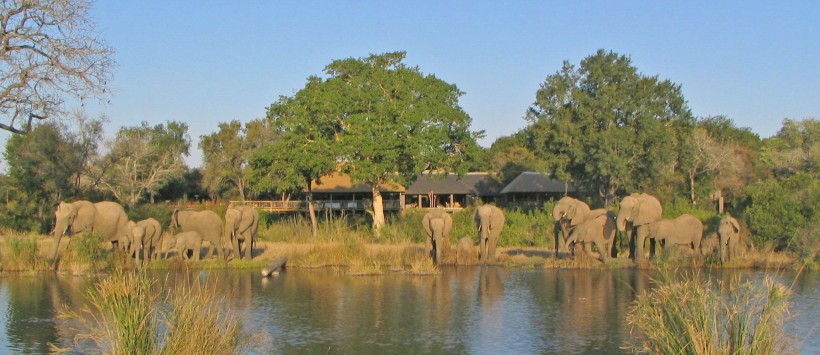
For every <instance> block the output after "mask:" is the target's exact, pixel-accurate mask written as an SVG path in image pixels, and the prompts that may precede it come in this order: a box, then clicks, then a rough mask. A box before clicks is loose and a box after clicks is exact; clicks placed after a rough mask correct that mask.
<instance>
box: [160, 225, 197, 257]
mask: <svg viewBox="0 0 820 355" xmlns="http://www.w3.org/2000/svg"><path fill="white" fill-rule="evenodd" d="M168 245H169V247H168V249H166V250H165V257H166V258H167V257H168V252H169V251H171V250H176V252H177V254H179V255H180V256H182V259H183V260H190V258H191V257H189V256H188V251H189V250H190V251H192V252H193V254H194V260H199V252H200V250H201V249H202V236H201V235H199V233H198V232H196V231H188V232H182V233H179V234H176V235H174V236H173V237H171V239H169V240H168Z"/></svg>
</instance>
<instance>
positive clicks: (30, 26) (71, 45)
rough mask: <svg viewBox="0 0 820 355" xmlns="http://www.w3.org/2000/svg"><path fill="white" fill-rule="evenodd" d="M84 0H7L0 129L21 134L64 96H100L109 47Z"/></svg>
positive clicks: (58, 107)
mask: <svg viewBox="0 0 820 355" xmlns="http://www.w3.org/2000/svg"><path fill="white" fill-rule="evenodd" d="M90 7H91V2H90V1H89V0H9V1H3V6H2V9H1V10H0V11H2V13H0V31H1V32H0V41H2V43H0V115H2V116H4V117H3V118H2V120H4V121H5V122H6V123H0V128H2V129H5V130H8V131H11V132H14V133H25V132H28V131H30V130H31V129H32V124H31V121H32V119H42V118H45V117H52V116H56V114H58V113H61V112H62V105H63V101H64V98H63V97H64V96H69V97H73V98H75V99H80V100H82V99H85V98H87V97H100V96H102V95H104V93H105V91H106V86H107V82H108V80H109V79H110V78H111V69H112V67H113V66H114V60H113V53H114V51H113V49H112V48H111V47H109V46H108V45H107V44H105V42H103V41H102V40H101V39H100V38H99V37H98V35H97V34H96V32H95V28H94V24H93V23H92V22H91V21H90V18H89V9H90Z"/></svg>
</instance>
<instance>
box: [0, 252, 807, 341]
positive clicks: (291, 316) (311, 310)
mask: <svg viewBox="0 0 820 355" xmlns="http://www.w3.org/2000/svg"><path fill="white" fill-rule="evenodd" d="M706 273H707V274H708V275H707V277H713V278H720V279H728V278H732V277H741V278H744V279H752V280H757V281H759V280H761V279H762V278H763V277H764V276H765V274H764V272H762V271H730V270H718V271H713V272H711V273H709V272H706ZM155 275H156V276H158V278H159V279H160V280H161V282H162V283H166V282H167V283H178V282H186V281H188V282H190V281H191V280H205V281H207V282H208V283H210V284H211V285H213V286H215V287H216V289H218V290H224V299H225V302H224V304H225V307H227V309H229V310H230V312H232V313H233V314H237V315H239V316H241V317H242V318H243V319H244V320H245V325H246V327H247V329H248V330H249V331H250V332H251V333H254V334H257V335H258V339H257V344H258V352H259V353H277V354H298V353H305V354H351V353H355V354H420V353H423V354H436V353H439V354H462V353H463V354H536V353H573V354H580V353H596V354H597V353H626V352H627V351H626V350H624V349H623V346H624V345H625V343H626V341H627V340H628V339H629V337H630V336H632V335H631V334H630V327H629V325H628V324H627V323H626V314H627V312H628V310H629V307H630V305H631V304H632V302H633V301H634V299H635V297H636V295H638V294H640V293H641V292H643V291H645V290H646V289H648V288H651V287H652V285H653V283H652V281H651V275H650V273H649V272H647V271H640V270H555V269H535V270H524V269H506V268H498V267H447V268H444V269H443V271H442V273H441V274H439V275H435V276H411V275H404V274H389V275H383V276H346V275H344V274H343V273H342V272H340V271H338V270H333V269H319V270H305V269H288V270H286V271H285V272H282V273H281V274H279V275H278V276H275V277H271V278H262V277H261V276H260V275H259V272H258V271H256V270H244V271H237V270H217V271H214V270H211V271H192V272H190V273H181V272H168V273H156V274H155ZM774 275H775V277H776V278H778V279H779V280H781V281H782V282H784V283H785V284H786V285H792V284H793V289H792V291H793V295H792V298H791V303H792V307H791V310H792V312H791V313H792V315H793V319H791V320H790V321H789V323H788V325H787V327H788V328H787V329H788V330H789V333H790V334H792V335H793V336H794V339H795V341H796V342H797V343H796V344H797V345H796V348H797V349H798V351H800V352H801V353H807V354H809V353H815V354H816V353H820V336H818V335H817V331H816V330H817V320H818V319H820V310H819V309H818V307H817V305H818V304H820V273H817V272H804V273H802V274H800V275H799V277H798V276H797V274H796V273H794V272H782V273H776V274H774ZM95 280H96V279H95V278H93V277H79V276H66V275H54V274H40V275H35V276H25V275H16V274H6V275H4V276H0V310H1V311H2V313H0V327H2V333H0V354H6V353H9V354H17V353H32V354H38V353H48V352H49V345H48V344H49V343H51V344H57V345H59V346H63V347H65V346H67V345H69V344H70V341H71V339H72V338H73V337H74V335H75V333H76V331H75V330H73V327H71V326H70V325H69V324H68V323H66V322H65V321H62V320H58V319H57V314H58V313H59V312H60V309H63V308H62V307H68V308H72V309H76V308H79V307H80V306H81V305H83V304H84V302H85V301H84V299H85V298H84V295H85V293H86V290H87V289H88V288H89V287H90V286H92V285H93V284H94V282H95ZM670 306H674V305H670ZM77 352H81V351H77Z"/></svg>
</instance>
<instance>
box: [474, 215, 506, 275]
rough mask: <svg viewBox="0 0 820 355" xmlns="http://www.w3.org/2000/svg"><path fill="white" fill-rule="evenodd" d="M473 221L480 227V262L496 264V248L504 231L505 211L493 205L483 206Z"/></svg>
mask: <svg viewBox="0 0 820 355" xmlns="http://www.w3.org/2000/svg"><path fill="white" fill-rule="evenodd" d="M473 220H474V221H475V224H476V227H478V241H479V242H478V243H479V252H478V254H479V255H478V259H479V262H480V263H481V264H487V263H488V262H490V263H492V262H495V246H496V244H497V243H498V239H499V238H500V237H501V231H502V230H503V229H504V211H502V210H501V209H500V208H498V207H496V206H493V205H481V206H479V207H478V208H476V210H475V214H474V215H473Z"/></svg>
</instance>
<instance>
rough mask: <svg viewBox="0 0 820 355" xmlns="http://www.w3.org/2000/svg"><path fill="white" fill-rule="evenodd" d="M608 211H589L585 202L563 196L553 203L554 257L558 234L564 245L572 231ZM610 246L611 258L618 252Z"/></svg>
mask: <svg viewBox="0 0 820 355" xmlns="http://www.w3.org/2000/svg"><path fill="white" fill-rule="evenodd" d="M607 213H608V211H607V210H606V209H596V210H591V209H590V208H589V205H587V204H586V202H584V201H581V200H578V199H575V198H572V197H569V196H564V197H562V198H561V199H560V200H558V202H556V203H555V206H554V207H553V208H552V218H553V219H555V221H556V223H557V224H558V226H556V227H557V228H554V230H553V234H554V237H555V255H558V233H559V232H561V233H562V234H563V236H564V243H565V244H566V241H567V238H569V235H570V234H571V233H572V230H573V229H574V228H575V227H577V226H579V225H581V224H582V223H584V222H586V221H589V220H592V219H594V218H596V217H598V216H600V215H602V214H607ZM613 223H614V219H613ZM611 246H612V250H611V253H610V254H611V255H612V257H617V256H618V250H617V249H616V248H615V247H614V245H611Z"/></svg>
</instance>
